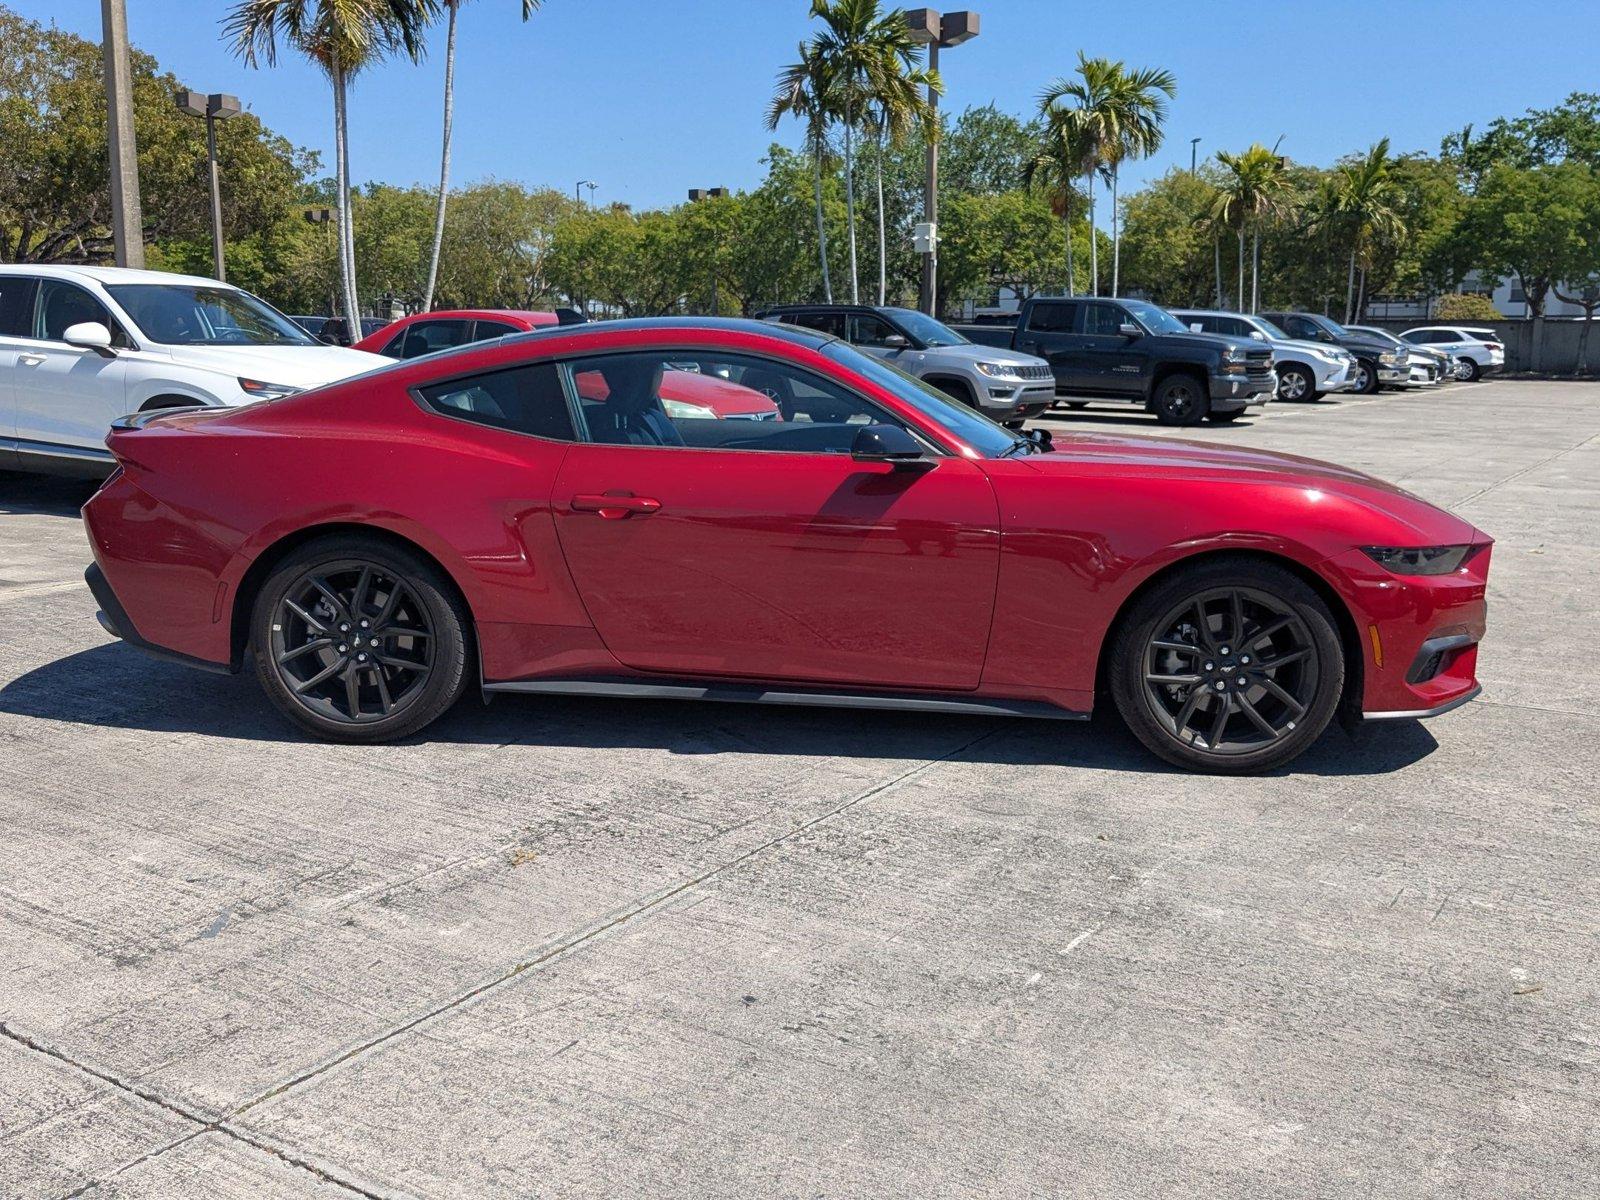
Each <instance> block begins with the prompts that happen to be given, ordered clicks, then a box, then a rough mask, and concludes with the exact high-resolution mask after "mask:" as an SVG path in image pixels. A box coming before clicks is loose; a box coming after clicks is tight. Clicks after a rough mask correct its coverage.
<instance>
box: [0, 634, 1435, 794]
mask: <svg viewBox="0 0 1600 1200" xmlns="http://www.w3.org/2000/svg"><path fill="white" fill-rule="evenodd" d="M0 713H8V714H12V715H16V716H23V717H31V718H36V719H39V720H46V721H65V722H72V723H75V724H81V725H94V726H100V727H104V728H111V729H130V730H143V731H146V732H151V733H190V734H200V735H203V736H207V737H223V738H240V739H246V740H251V741H264V742H285V743H293V742H307V743H310V742H311V741H312V739H310V738H308V737H307V736H306V735H304V734H302V733H300V732H299V731H298V730H296V729H294V728H293V727H292V726H290V725H289V724H288V723H287V722H285V721H284V720H283V719H282V718H281V717H280V716H279V715H278V714H277V712H276V711H274V710H273V709H272V707H271V706H270V705H269V704H268V702H267V699H266V697H265V696H264V695H262V693H261V691H260V690H259V689H258V688H257V686H256V683H255V680H254V678H253V677H252V675H251V674H250V673H249V671H248V670H247V671H246V673H244V674H242V675H239V676H236V677H230V676H225V675H211V674H207V673H205V672H203V671H196V670H191V669H188V668H185V667H181V666H176V665H174V664H171V663H166V662H162V661H160V660H158V659H153V658H148V657H146V656H145V655H143V654H141V653H139V652H138V651H137V650H134V649H133V648H131V647H128V646H123V645H121V644H118V643H110V644H107V645H103V646H97V647H95V648H94V649H92V650H84V651H81V652H80V653H77V654H73V655H71V656H69V657H67V658H62V659H57V660H56V661H55V662H51V663H46V664H45V665H44V666H42V667H38V668H36V669H34V670H32V671H29V672H28V673H27V674H25V675H22V676H20V677H18V678H17V679H14V680H13V681H11V682H10V683H9V684H7V685H6V686H5V687H4V688H0ZM974 739H981V740H977V741H976V744H974V745H971V746H969V747H968V748H967V749H965V750H962V751H960V752H959V753H957V754H955V755H954V756H953V757H955V758H956V759H958V760H961V761H976V762H985V763H992V764H1000V765H1013V766H1072V767H1087V768H1095V769H1100V770H1112V771H1127V772H1130V773H1134V774H1139V775H1176V774H1181V772H1179V771H1177V770H1176V768H1172V767H1169V766H1167V765H1166V764H1164V763H1162V762H1161V761H1160V760H1158V759H1156V758H1155V757H1153V756H1152V755H1151V754H1150V753H1149V752H1148V751H1146V750H1145V749H1144V747H1143V746H1141V745H1140V744H1139V743H1138V742H1136V741H1135V740H1134V739H1133V737H1132V735H1130V734H1129V733H1128V732H1127V730H1126V729H1124V728H1123V727H1122V724H1121V722H1120V721H1118V720H1117V719H1116V717H1115V714H1114V713H1112V712H1110V711H1109V710H1102V711H1101V712H1100V713H1098V714H1097V715H1096V717H1095V719H1094V720H1093V721H1091V722H1078V721H1032V720H1012V719H1002V718H996V719H989V718H982V717H956V716H949V717H946V716H930V715H928V714H907V713H893V712H862V711H860V710H852V709H825V708H815V709H807V708H786V707H771V708H769V707H762V706H759V705H743V704H716V703H700V704H697V703H692V702H682V701H669V700H657V701H639V700H608V699H585V698H579V697H555V696H552V697H535V696H517V695H503V696H499V697H497V698H496V699H495V701H494V703H493V704H492V705H489V706H484V705H483V704H481V703H479V701H478V700H477V698H476V696H475V694H474V693H471V692H469V693H468V694H467V697H466V698H465V699H464V700H463V701H462V703H461V704H459V705H457V706H456V708H455V709H453V710H452V711H451V712H450V713H448V714H446V715H445V717H443V718H442V719H441V720H439V721H438V722H436V723H435V724H433V725H432V726H430V727H429V728H428V729H426V730H424V731H423V732H422V733H420V734H418V735H416V736H415V737H414V738H411V739H408V741H409V743H410V744H428V743H440V744H452V745H496V746H551V747H583V748H590V749H629V750H638V749H644V750H650V749H656V750H665V751H668V752H670V753H673V754H718V753H730V752H733V753H757V754H775V755H800V756H813V757H856V758H935V757H939V756H941V755H944V754H947V753H949V752H950V748H951V746H952V745H957V746H959V745H961V744H962V743H965V742H971V741H973V740H974ZM1437 746H1438V743H1437V742H1436V741H1435V740H1434V738H1433V735H1432V734H1430V733H1429V732H1428V731H1427V729H1426V728H1425V727H1424V726H1423V725H1422V724H1421V723H1420V722H1392V723H1384V724H1382V725H1375V726H1370V727H1368V728H1365V729H1363V730H1361V731H1360V732H1359V733H1358V734H1357V735H1355V736H1354V737H1351V736H1350V735H1348V734H1346V733H1345V732H1344V731H1343V730H1341V729H1339V728H1338V727H1336V726H1335V727H1330V729H1329V730H1328V732H1327V733H1325V734H1324V735H1323V736H1322V738H1321V739H1320V740H1319V741H1318V742H1317V743H1316V745H1314V746H1313V747H1312V748H1311V749H1310V750H1309V751H1307V752H1306V753H1305V754H1304V755H1302V756H1301V757H1300V758H1299V759H1298V760H1296V761H1295V762H1294V763H1293V764H1291V765H1290V766H1289V767H1288V768H1284V769H1282V770H1280V771H1277V772H1274V774H1277V775H1321V776H1364V775H1386V774H1389V773H1391V772H1394V771H1398V770H1401V769H1403V768H1405V767H1408V766H1411V765H1412V764H1414V763H1416V762H1419V761H1420V760H1421V759H1423V758H1426V757H1427V756H1428V755H1429V754H1431V753H1432V752H1433V751H1434V750H1435V749H1436V748H1437ZM372 752H373V751H372V750H371V749H364V750H363V753H368V754H370V753H372Z"/></svg>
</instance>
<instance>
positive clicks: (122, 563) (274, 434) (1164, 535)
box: [84, 318, 1490, 773]
mask: <svg viewBox="0 0 1600 1200" xmlns="http://www.w3.org/2000/svg"><path fill="white" fill-rule="evenodd" d="M685 360H691V361H696V362H700V363H701V364H702V365H704V364H705V363H708V362H712V363H716V364H718V369H719V370H721V371H724V372H726V374H725V375H722V376H719V377H721V378H725V379H726V380H727V381H728V382H730V383H733V384H736V385H738V386H740V387H746V388H750V389H751V390H765V389H771V390H773V391H776V392H778V393H780V394H782V395H784V396H785V397H786V403H787V404H788V405H789V409H788V412H787V413H786V414H785V419H784V420H782V421H769V422H739V421H710V420H682V419H675V418H673V417H672V416H671V415H670V414H669V413H668V412H667V410H666V409H665V407H664V405H663V404H662V403H661V396H660V389H661V386H662V383H663V381H664V380H665V379H667V378H668V376H669V374H670V372H671V371H672V370H673V369H674V364H677V363H681V362H683V361H685ZM586 376H598V379H599V382H601V383H603V385H604V387H605V398H604V399H603V400H590V399H588V398H587V396H585V385H584V379H585V377H586ZM110 446H111V449H112V451H113V453H115V454H116V456H117V458H118V461H119V462H120V463H121V464H122V465H123V468H124V469H123V470H122V471H121V472H119V473H117V474H116V475H114V476H113V477H112V478H111V479H110V480H108V481H107V483H106V484H105V485H104V486H103V487H102V488H101V489H100V491H99V492H97V493H96V494H95V496H94V497H93V498H92V499H91V500H90V501H89V503H88V504H87V505H86V506H85V508H84V520H85V523H86V525H87V527H88V532H89V541H90V544H91V546H92V547H93V549H94V556H95V564H94V565H93V566H91V567H90V568H89V570H88V572H87V581H88V584H89V587H90V589H91V591H92V592H93V594H94V596H95V598H96V600H97V601H98V603H99V606H100V609H101V620H102V623H103V624H104V625H105V626H106V628H108V629H109V630H110V631H111V632H112V633H113V634H114V635H116V636H118V637H121V638H123V639H124V640H126V641H128V642H130V643H132V644H133V645H135V646H139V647H141V648H143V649H147V650H152V651H154V652H156V653H158V654H161V655H163V656H166V657H169V658H172V657H176V658H178V659H180V660H182V661H187V662H189V663H191V664H192V665H195V666H199V667H204V668H207V669H210V670H214V671H221V672H230V671H238V670H240V669H241V668H242V666H243V664H244V663H245V661H246V660H247V658H248V659H249V661H251V662H252V663H253V664H254V666H253V669H254V671H255V674H256V676H257V678H258V680H259V681H260V683H261V685H262V687H263V688H264V689H265V690H266V692H267V695H268V696H269V697H270V698H271V699H272V701H273V703H274V704H275V705H277V706H278V708H279V709H280V710H281V711H282V712H283V713H284V714H285V715H286V716H287V718H288V719H290V720H291V721H293V722H294V723H296V724H297V725H299V726H300V727H301V728H303V729H305V730H308V731H310V732H311V733H313V734H316V735H319V736H322V737H328V738H336V739H343V740H347V741H355V742H375V741H382V740H386V739H391V738H396V737H401V736H404V735H407V734H410V733H414V732H415V731H417V730H419V729H422V728H423V727H425V726H427V725H428V724H429V723H430V722H432V721H433V720H435V719H436V718H438V717H439V716H440V715H441V714H442V713H443V712H444V711H445V710H446V709H448V708H449V707H450V706H451V705H452V704H454V703H455V701H456V700H458V699H459V698H460V697H461V696H462V694H463V693H464V692H465V691H466V690H467V688H468V687H470V686H472V685H473V684H477V685H478V686H479V687H481V688H482V689H483V691H484V692H485V693H489V694H493V693H500V692H523V693H534V694H540V695H549V694H570V695H587V696H594V695H612V696H633V697H674V698H696V699H709V700H741V701H755V702H764V703H772V704H780V705H793V704H813V705H835V706H840V705H842V706H847V707H853V708H891V709H899V710H902V711H904V710H911V711H918V712H929V713H936V712H957V713H989V714H1000V715H1003V716H1006V717H1008V718H1011V719H1016V718H1020V717H1031V716H1039V717H1057V718H1061V717H1067V718H1074V717H1078V718H1081V717H1086V716H1087V715H1088V714H1089V712H1090V709H1091V707H1092V705H1093V703H1094V700H1095V696H1096V692H1097V690H1098V688H1099V686H1100V684H1101V682H1104V683H1105V684H1106V685H1107V686H1108V688H1109V691H1110V693H1111V695H1112V697H1113V699H1114V702H1115V704H1116V706H1117V709H1118V711H1119V712H1120V713H1121V714H1122V716H1123V718H1124V719H1125V720H1126V721H1127V723H1128V724H1129V726H1130V727H1131V728H1132V730H1133V731H1134V733H1135V734H1136V735H1137V736H1138V737H1139V739H1140V740H1141V741H1142V742H1143V743H1144V744H1145V745H1146V746H1147V747H1149V748H1150V749H1151V750H1152V751H1153V752H1154V753H1156V754H1158V755H1160V756H1161V757H1163V758H1166V759H1168V760H1169V761H1172V762H1175V763H1178V764H1180V765H1182V766H1185V767H1189V768H1194V769H1200V770H1207V771H1216V772H1225V773H1234V772H1244V771H1254V770H1264V769H1267V768H1270V767H1274V766H1279V765H1281V764H1283V763H1286V762H1288V761H1290V760H1291V759H1293V758H1294V757H1295V756H1296V755H1298V754H1299V753H1300V752H1301V751H1303V750H1304V749H1305V748H1306V747H1308V746H1309V745H1310V744H1311V743H1312V742H1314V741H1315V740H1316V739H1317V738H1318V736H1320V734H1321V733H1322V731H1323V729H1324V728H1325V727H1326V725H1327V724H1328V722H1329V720H1330V719H1331V718H1332V717H1333V716H1334V714H1335V710H1336V709H1340V707H1341V705H1342V706H1343V710H1342V711H1344V712H1346V713H1347V714H1354V713H1364V714H1365V715H1366V716H1369V717H1396V718H1409V717H1416V716H1423V715H1431V714H1434V713H1438V712H1443V711H1446V710H1448V709H1450V708H1453V707H1455V706H1456V705H1459V704H1462V703H1464V702H1466V701H1467V700H1469V699H1471V698H1472V697H1473V696H1474V695H1476V694H1477V692H1478V683H1477V680H1476V678H1475V668H1476V663H1477V644H1478V641H1479V639H1480V638H1481V637H1482V635H1483V631H1484V595H1485V588H1486V583H1487V573H1488V569H1489V559H1490V539H1489V538H1488V537H1487V536H1486V535H1485V534H1483V533H1481V532H1480V531H1479V530H1477V529H1475V528H1474V527H1473V526H1472V525H1470V524H1469V523H1468V522H1466V521H1464V520H1461V519H1460V518H1458V517H1454V516H1452V515H1450V514H1448V513H1446V512H1443V511H1441V510H1439V509H1437V508H1435V507H1433V506H1432V505H1430V504H1427V503H1425V502H1423V501H1422V500H1419V499H1417V498H1416V497H1414V496H1412V495H1410V494H1409V493H1406V492H1403V491H1400V490H1399V489H1397V488H1394V487H1391V486H1389V485H1387V484H1384V483H1382V482H1380V481H1378V480H1376V479H1373V478H1371V477H1369V476H1366V475H1363V474H1360V473H1359V472H1356V471H1352V470H1347V469H1344V468H1341V467H1334V466H1327V465H1323V464H1318V463H1315V462H1312V461H1309V460H1307V459H1303V458H1296V457H1289V456H1285V455H1278V454H1272V453H1269V452H1267V451H1263V450H1244V449H1228V448H1223V447H1217V446H1206V445H1201V444H1197V443H1193V442H1183V441H1170V440H1162V439H1146V438H1136V437H1129V436H1122V437H1116V436H1108V435H1103V434H1097V435H1082V436H1078V437H1072V438H1063V439H1062V440H1061V442H1058V443H1057V444H1056V445H1055V448H1054V450H1050V449H1049V443H1048V438H1047V437H1046V436H1044V435H1043V434H1040V433H1035V434H1032V435H1019V434H1016V433H1012V432H1010V431H1007V430H1005V429H1003V428H1001V427H1000V426H998V425H996V424H994V423H993V422H990V421H988V420H986V419H985V418H984V417H983V416H981V415H980V414H979V413H976V412H974V411H973V410H971V409H970V408H968V407H966V406H964V405H960V404H956V403H954V402H952V401H951V400H950V399H949V398H948V397H947V396H946V395H945V394H944V393H943V392H941V391H939V390H938V389H936V388H934V387H932V386H930V385H929V384H927V383H925V382H923V381H921V380H918V379H915V378H913V377H912V376H909V375H906V374H905V373H904V372H901V371H898V370H895V369H894V368H892V367H891V366H889V365H888V364H886V363H884V362H882V361H880V360H879V359H876V358H874V357H872V356H870V355H867V354H864V353H862V352H861V351H860V350H858V349H856V348H855V347H853V346H850V345H848V344H847V343H845V342H842V341H839V340H838V339H835V338H829V337H824V336H820V335H818V334H816V333H813V332H811V331H809V330H806V329H803V328H796V327H792V326H785V325H780V324H775V323H759V322H726V321H703V320H700V321H697V320H694V319H692V318H670V319H658V320H632V321H614V322H606V323H603V324H597V325H591V326H581V327H577V328H575V329H573V330H571V331H569V332H566V333H563V334H561V335H558V336H544V335H538V336H530V337H513V338H503V339H499V340H496V341H492V342H485V343H481V344H477V345H472V346H467V347H463V348H461V349H459V350H455V351H451V352H449V353H447V354H440V355H431V356H428V357H425V358H419V359H414V360H411V361H409V362H400V363H395V364H394V365H393V366H391V367H389V368H388V369H386V370H382V371H376V372H373V373H371V374H369V375H366V376H363V377H361V378H358V379H353V380H349V381H346V382H344V383H342V384H338V385H335V386H333V387H330V388H324V389H322V390H320V391H318V392H315V393H310V394H307V395H303V396H295V397H291V398H289V399H286V400H281V401H278V402H276V403H273V404H261V405H254V406H252V407H249V408H243V409H237V410H226V411H224V410H217V411H215V412H209V413H204V412H190V413H173V414H162V413H144V414H138V415H135V416H130V417H127V418H124V419H122V420H121V421H119V422H118V424H117V427H116V428H115V429H114V430H113V431H112V433H111V436H110ZM422 480H425V481H427V486H419V485H418V481H422ZM157 514H159V516H157ZM1042 646H1048V652H1043V651H1042V650H1041V647H1042ZM530 716H532V714H531V713H530ZM623 719H626V717H624V718H623Z"/></svg>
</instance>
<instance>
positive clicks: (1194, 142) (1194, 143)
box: [1189, 138, 1200, 175]
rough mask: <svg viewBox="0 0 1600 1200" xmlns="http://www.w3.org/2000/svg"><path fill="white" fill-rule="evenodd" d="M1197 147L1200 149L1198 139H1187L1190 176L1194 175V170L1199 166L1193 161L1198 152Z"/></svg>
mask: <svg viewBox="0 0 1600 1200" xmlns="http://www.w3.org/2000/svg"><path fill="white" fill-rule="evenodd" d="M1199 147H1200V139H1199V138H1190V139H1189V174H1191V175H1193V174H1194V173H1195V168H1196V167H1197V166H1198V165H1199V164H1198V163H1197V162H1196V161H1195V155H1196V154H1198V153H1199V152H1200V149H1199Z"/></svg>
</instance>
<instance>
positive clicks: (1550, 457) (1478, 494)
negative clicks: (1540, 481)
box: [1451, 433, 1600, 509]
mask: <svg viewBox="0 0 1600 1200" xmlns="http://www.w3.org/2000/svg"><path fill="white" fill-rule="evenodd" d="M1596 438H1600V433H1591V434H1590V435H1589V436H1588V437H1586V438H1583V439H1582V440H1581V441H1579V442H1576V443H1574V444H1573V445H1571V446H1567V447H1564V448H1563V449H1560V450H1557V451H1555V452H1554V453H1553V454H1547V455H1545V456H1544V457H1543V458H1541V459H1540V460H1539V461H1538V462H1536V463H1529V464H1528V465H1527V466H1525V467H1522V468H1521V469H1520V470H1516V471H1513V472H1511V474H1509V475H1506V476H1504V477H1502V478H1500V479H1497V480H1495V481H1494V482H1493V483H1490V484H1485V485H1484V486H1483V487H1481V488H1479V489H1478V490H1477V491H1475V492H1472V493H1471V494H1469V495H1468V496H1466V497H1465V498H1463V499H1461V500H1458V501H1456V502H1455V503H1454V504H1453V505H1451V507H1452V508H1456V509H1462V508H1465V507H1466V506H1467V505H1469V504H1471V503H1472V502H1473V501H1474V500H1481V499H1483V497H1485V496H1487V495H1488V494H1489V493H1490V492H1492V491H1494V490H1495V489H1496V488H1498V487H1502V486H1503V485H1505V484H1508V483H1510V482H1511V481H1512V480H1514V479H1521V478H1522V477H1523V476H1524V475H1531V474H1532V473H1533V472H1534V471H1537V470H1538V469H1539V468H1540V467H1543V466H1548V465H1549V464H1550V463H1553V462H1555V460H1556V459H1558V458H1561V457H1563V456H1565V455H1568V454H1571V453H1572V452H1573V451H1575V450H1582V449H1583V448H1584V447H1585V446H1587V445H1588V444H1589V443H1590V442H1592V441H1594V440H1595V439H1596Z"/></svg>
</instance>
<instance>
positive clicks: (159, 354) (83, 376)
mask: <svg viewBox="0 0 1600 1200" xmlns="http://www.w3.org/2000/svg"><path fill="white" fill-rule="evenodd" d="M383 362H384V360H383V359H380V358H376V357H373V356H372V355H368V354H362V353H360V352H358V351H354V350H343V349H335V348H334V347H332V346H324V345H320V344H319V343H318V342H317V341H316V340H315V339H314V338H312V337H311V336H310V335H309V334H307V333H306V332H305V330H303V329H301V328H300V327H299V326H298V325H296V324H295V323H294V322H293V321H291V320H290V319H289V318H288V317H286V316H284V315H283V314H282V313H280V312H278V311H276V310H275V309H273V308H272V307H271V306H270V305H268V304H266V303H265V302H264V301H261V300H258V299H257V298H256V297H254V296H252V295H250V294H249V293H248V292H242V291H240V290H239V289H238V288H236V287H230V286H229V285H227V284H225V283H218V282H217V281H216V280H215V279H204V278H199V277H193V276H187V275H169V274H166V273H164V272H160V271H134V270H128V269H126V268H122V267H80V266H70V267H68V266H32V265H16V266H0V467H13V468H20V469H23V470H30V471H43V472H47V473H52V474H72V475H84V476H88V477H91V478H92V477H94V476H96V475H104V474H106V472H108V471H110V470H111V468H112V465H113V464H112V459H111V455H110V453H109V452H108V451H107V450H106V445H105V440H106V433H107V431H108V430H109V429H110V427H111V422H112V420H113V419H115V418H116V417H119V416H121V415H123V414H124V413H130V412H135V411H147V410H150V409H157V408H185V407H190V406H193V405H202V404H203V405H235V404H248V403H250V402H251V401H253V400H272V399H278V398H281V397H283V396H289V395H293V394H294V393H295V392H298V391H301V390H303V389H305V388H312V387H317V386H319V385H321V384H324V383H329V382H332V381H333V380H335V379H344V378H346V377H347V376H350V375H356V374H360V373H361V372H362V371H368V370H371V369H372V368H373V367H375V366H380V365H382V364H383Z"/></svg>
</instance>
